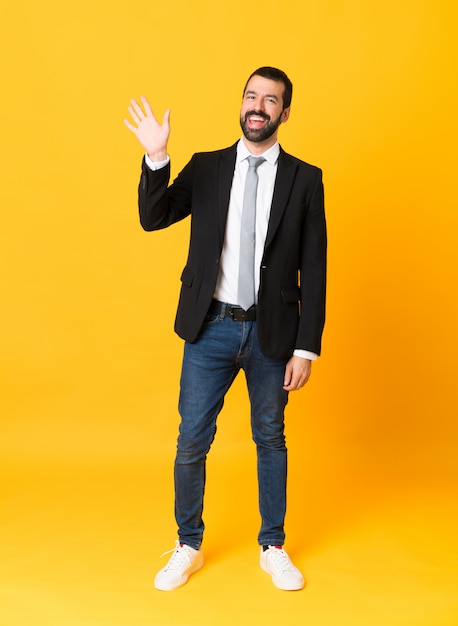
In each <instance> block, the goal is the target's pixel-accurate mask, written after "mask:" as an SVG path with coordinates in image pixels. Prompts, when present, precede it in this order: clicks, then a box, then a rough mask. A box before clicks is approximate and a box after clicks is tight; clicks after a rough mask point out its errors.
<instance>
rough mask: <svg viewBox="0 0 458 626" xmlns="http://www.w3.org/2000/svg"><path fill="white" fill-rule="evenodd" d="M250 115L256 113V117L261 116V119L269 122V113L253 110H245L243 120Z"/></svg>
mask: <svg viewBox="0 0 458 626" xmlns="http://www.w3.org/2000/svg"><path fill="white" fill-rule="evenodd" d="M250 115H256V116H257V117H262V119H263V120H266V121H267V122H270V115H267V113H264V112H263V111H255V110H252V111H247V112H246V113H245V122H246V121H247V119H248V118H249V117H250Z"/></svg>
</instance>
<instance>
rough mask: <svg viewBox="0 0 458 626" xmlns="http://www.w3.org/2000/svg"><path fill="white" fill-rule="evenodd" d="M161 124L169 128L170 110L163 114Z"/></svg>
mask: <svg viewBox="0 0 458 626" xmlns="http://www.w3.org/2000/svg"><path fill="white" fill-rule="evenodd" d="M162 124H163V125H167V126H169V127H170V109H167V111H166V112H165V113H164V117H163V118H162Z"/></svg>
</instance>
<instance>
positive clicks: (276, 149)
mask: <svg viewBox="0 0 458 626" xmlns="http://www.w3.org/2000/svg"><path fill="white" fill-rule="evenodd" d="M250 155H251V152H250V151H249V150H248V148H247V147H246V145H245V143H244V141H243V139H240V141H239V142H238V144H237V163H240V161H243V160H244V159H246V158H247V157H249V156H250ZM279 155H280V144H279V143H278V141H276V142H275V143H274V145H273V146H271V147H270V148H269V149H268V150H266V151H265V152H263V153H262V154H256V155H253V156H263V157H264V158H265V160H266V161H268V162H269V163H270V164H271V165H275V164H276V162H277V160H278V157H279Z"/></svg>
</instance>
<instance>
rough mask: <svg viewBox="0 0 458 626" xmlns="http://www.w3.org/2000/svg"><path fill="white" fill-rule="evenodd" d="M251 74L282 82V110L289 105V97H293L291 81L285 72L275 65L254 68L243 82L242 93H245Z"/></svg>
mask: <svg viewBox="0 0 458 626" xmlns="http://www.w3.org/2000/svg"><path fill="white" fill-rule="evenodd" d="M253 76H262V77H263V78H268V79H269V80H274V81H275V82H276V83H283V86H284V89H283V110H285V109H287V108H288V107H289V106H291V99H292V97H293V83H292V82H291V81H290V80H289V78H288V77H287V75H286V74H285V72H282V70H278V69H277V68H276V67H268V66H266V67H260V68H258V69H257V70H255V71H254V72H253V73H252V74H251V76H250V77H249V78H248V80H247V81H246V84H245V88H244V90H243V93H244V94H245V91H246V88H247V85H248V83H249V82H250V80H251V79H252V78H253Z"/></svg>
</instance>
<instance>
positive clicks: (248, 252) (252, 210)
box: [237, 156, 265, 311]
mask: <svg viewBox="0 0 458 626" xmlns="http://www.w3.org/2000/svg"><path fill="white" fill-rule="evenodd" d="M263 161H265V159H264V157H254V156H249V157H248V173H247V176H246V181H245V192H244V194H243V207H242V223H241V229H240V261H239V283H238V291H237V304H239V305H240V306H241V307H243V308H244V309H245V311H247V310H248V309H249V308H250V306H251V305H252V304H254V303H255V294H254V275H255V269H254V251H255V242H256V191H257V188H258V173H257V171H256V169H257V168H258V167H259V165H261V163H262V162H263Z"/></svg>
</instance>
